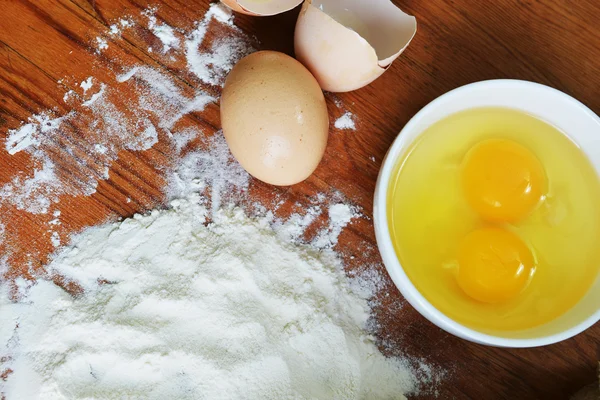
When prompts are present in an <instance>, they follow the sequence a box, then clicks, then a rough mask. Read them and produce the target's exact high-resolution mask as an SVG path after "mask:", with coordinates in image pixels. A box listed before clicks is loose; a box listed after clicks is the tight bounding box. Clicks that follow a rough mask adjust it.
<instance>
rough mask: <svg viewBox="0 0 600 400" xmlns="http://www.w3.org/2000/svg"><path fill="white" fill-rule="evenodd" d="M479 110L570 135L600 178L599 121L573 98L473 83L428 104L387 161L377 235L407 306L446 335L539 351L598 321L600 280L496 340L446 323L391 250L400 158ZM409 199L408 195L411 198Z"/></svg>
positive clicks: (513, 85) (504, 83) (519, 86)
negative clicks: (517, 116) (448, 120)
mask: <svg viewBox="0 0 600 400" xmlns="http://www.w3.org/2000/svg"><path fill="white" fill-rule="evenodd" d="M476 107H508V108H512V109H516V110H521V111H524V112H526V113H528V114H531V115H534V116H536V117H538V118H540V119H542V120H544V121H546V122H548V123H550V124H552V125H554V126H556V127H558V128H559V129H561V130H562V131H563V132H564V133H566V134H567V135H568V136H569V137H570V138H571V139H572V140H573V141H574V142H575V143H577V144H578V145H579V146H580V148H581V149H582V150H583V152H584V153H585V154H586V155H587V156H588V158H589V159H590V161H591V162H592V164H593V165H594V167H595V169H596V171H597V172H598V174H599V175H600V118H598V116H597V115H596V114H594V113H593V112H592V111H591V110H590V109H589V108H587V107H586V106H585V105H583V104H582V103H580V102H579V101H577V100H575V99H574V98H572V97H570V96H568V95H566V94H564V93H562V92H560V91H558V90H556V89H552V88H550V87H547V86H544V85H540V84H536V83H532V82H526V81H518V80H491V81H484V82H478V83H473V84H470V85H466V86H463V87H460V88H458V89H455V90H453V91H451V92H448V93H446V94H444V95H443V96H441V97H439V98H437V99H436V100H434V101H432V102H431V103H429V104H428V105H427V106H425V107H424V108H423V109H422V110H421V111H419V112H418V113H417V115H415V116H414V117H413V118H412V119H411V120H410V121H409V122H408V124H406V126H405V127H404V129H402V131H401V132H400V135H399V136H398V137H397V138H396V140H395V141H394V143H393V144H392V147H391V148H390V150H389V151H388V154H387V155H386V157H385V159H384V161H383V166H382V168H381V171H380V173H379V178H378V180H377V186H376V188H375V200H374V210H373V216H374V223H375V234H376V237H377V244H378V246H379V251H380V252H381V256H382V257H383V262H384V263H385V266H386V268H387V271H388V273H389V274H390V276H391V278H392V280H393V281H394V283H395V284H396V286H397V287H398V289H399V290H400V292H402V294H403V295H404V297H405V298H406V300H408V302H409V303H410V304H411V305H412V306H413V307H414V308H416V309H417V311H419V312H420V313H421V314H422V315H423V316H424V317H425V318H427V319H428V320H429V321H431V322H432V323H434V324H435V325H437V326H439V327H440V328H442V329H444V330H445V331H447V332H449V333H452V334H453V335H456V336H459V337H461V338H463V339H467V340H470V341H472V342H476V343H481V344H486V345H492V346H499V347H535V346H543V345H548V344H551V343H555V342H559V341H561V340H565V339H568V338H570V337H572V336H575V335H577V334H578V333H580V332H582V331H583V330H585V329H587V328H589V327H590V326H592V325H593V324H595V323H596V322H598V321H599V320H600V279H599V278H597V279H596V282H595V283H594V285H593V286H592V288H591V289H590V290H589V292H588V293H587V294H586V295H585V296H584V297H583V298H582V299H581V300H580V302H579V303H578V304H577V305H575V306H574V307H573V308H572V309H571V310H569V311H568V312H566V313H565V314H563V315H562V316H560V317H559V318H557V319H555V320H553V321H551V322H549V323H547V324H544V325H542V326H539V327H536V328H532V329H528V330H524V331H518V332H509V333H503V336H492V335H489V334H485V333H481V332H478V331H476V330H473V329H471V328H468V327H466V326H464V325H461V324H460V323H458V322H456V321H454V320H452V319H450V318H448V317H447V316H446V315H444V314H443V313H442V312H440V311H439V310H438V309H436V308H435V307H434V306H432V305H431V303H429V301H427V300H426V299H425V297H423V295H421V293H419V291H418V290H417V289H416V287H415V286H414V285H413V284H412V282H411V281H410V279H409V278H408V276H407V275H406V273H405V272H404V270H403V268H402V266H401V265H400V262H399V261H398V258H397V257H396V253H395V250H394V247H393V245H392V241H391V237H390V232H389V227H388V220H387V204H386V203H387V192H388V187H389V181H390V177H391V174H392V172H393V170H394V166H395V165H396V162H397V160H398V158H399V157H401V156H403V154H404V151H405V150H406V149H407V148H408V147H409V146H410V145H411V143H412V142H413V141H414V140H415V138H417V137H418V136H419V135H420V134H421V133H423V131H424V130H425V129H426V128H427V127H429V126H430V125H432V124H433V123H435V122H437V121H439V120H441V119H443V118H445V117H447V116H449V115H451V114H454V113H456V112H459V111H463V110H466V109H472V108H476ZM407 195H408V196H410V194H407Z"/></svg>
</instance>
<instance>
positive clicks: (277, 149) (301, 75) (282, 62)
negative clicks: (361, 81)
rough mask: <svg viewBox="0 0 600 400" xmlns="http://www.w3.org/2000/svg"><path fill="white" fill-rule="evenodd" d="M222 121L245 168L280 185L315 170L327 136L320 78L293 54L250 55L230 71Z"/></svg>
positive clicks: (234, 152)
mask: <svg viewBox="0 0 600 400" xmlns="http://www.w3.org/2000/svg"><path fill="white" fill-rule="evenodd" d="M221 124H222V126H223V133H224V135H225V139H226V140H227V143H228V144H229V148H230V149H231V153H232V154H233V156H234V157H235V158H236V159H237V160H238V161H239V163H240V164H241V165H242V166H243V167H244V168H245V169H246V171H248V173H250V174H251V175H252V176H254V177H255V178H257V179H260V180H261V181H263V182H267V183H270V184H273V185H279V186H287V185H293V184H295V183H298V182H301V181H303V180H305V179H306V178H308V177H309V176H310V175H311V174H312V173H313V171H314V170H315V169H316V168H317V165H318V164H319V162H320V161H321V158H322V157H323V153H324V152H325V146H326V145H327V136H328V134H329V117H328V115H327V106H326V105H325V98H324V96H323V92H322V91H321V88H320V87H319V84H318V83H317V81H316V79H315V78H314V77H313V76H312V75H311V73H310V72H309V71H308V70H307V69H306V68H305V67H304V66H303V65H302V64H300V63H299V62H298V61H296V60H295V59H294V58H292V57H290V56H288V55H285V54H283V53H278V52H275V51H259V52H257V53H253V54H250V55H249V56H247V57H245V58H243V59H242V60H240V61H239V62H238V63H237V64H236V66H235V67H234V68H233V69H232V70H231V72H230V73H229V76H228V77H227V80H226V81H225V86H224V88H223V94H222V95H221Z"/></svg>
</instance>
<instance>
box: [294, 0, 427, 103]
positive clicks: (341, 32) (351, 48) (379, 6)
mask: <svg viewBox="0 0 600 400" xmlns="http://www.w3.org/2000/svg"><path fill="white" fill-rule="evenodd" d="M416 32H417V20H416V18H415V17H413V16H410V15H408V14H406V13H404V12H403V11H402V10H400V9H399V8H398V7H396V6H395V5H394V4H393V3H392V2H391V1H390V0H368V1H367V0H345V1H339V0H312V1H311V0H306V1H305V2H304V4H303V5H302V10H301V11H300V15H299V16H298V22H297V23H296V32H295V34H294V48H295V52H296V58H297V59H298V60H299V61H300V62H302V63H303V64H304V65H305V66H306V67H307V68H308V69H309V70H310V71H311V72H312V73H313V75H314V76H315V78H317V81H318V82H319V84H320V85H321V87H322V88H323V89H324V90H327V91H330V92H349V91H351V90H356V89H359V88H361V87H363V86H366V85H368V84H369V83H371V82H373V81H374V80H375V79H377V78H378V77H379V76H381V74H383V73H384V72H385V70H386V69H387V68H388V67H389V66H390V65H391V63H392V61H394V60H395V59H396V58H397V57H398V56H399V55H400V54H401V53H402V52H403V51H404V49H406V47H407V46H408V44H409V43H410V41H411V40H412V38H413V37H414V35H415V33H416Z"/></svg>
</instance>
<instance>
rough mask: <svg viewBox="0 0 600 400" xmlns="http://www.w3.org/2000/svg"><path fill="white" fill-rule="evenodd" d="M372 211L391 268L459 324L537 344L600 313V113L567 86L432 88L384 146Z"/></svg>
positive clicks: (415, 299) (492, 340) (513, 343)
mask: <svg viewBox="0 0 600 400" xmlns="http://www.w3.org/2000/svg"><path fill="white" fill-rule="evenodd" d="M373 215H374V223H375V233H376V237H377V244H378V247H379V250H380V252H381V255H382V258H383V261H384V263H385V266H386V269H387V271H388V273H389V274H390V276H391V278H392V280H393V281H394V283H395V284H396V286H397V287H398V289H399V290H400V291H401V292H402V294H403V295H404V297H405V298H406V299H407V300H408V301H409V302H410V303H411V305H412V306H413V307H415V308H416V309H417V311H419V312H420V313H421V314H422V315H423V316H425V317H426V318H427V319H429V320H430V321H431V322H432V323H434V324H436V325H437V326H439V327H440V328H442V329H444V330H446V331H448V332H449V333H452V334H454V335H456V336H459V337H461V338H464V339H467V340H470V341H473V342H477V343H481V344H487V345H493V346H501V347H535V346H542V345H547V344H551V343H555V342H559V341H561V340H564V339H567V338H569V337H572V336H574V335H576V334H578V333H580V332H581V331H583V330H585V329H586V328H588V327H590V326H591V325H593V324H594V323H596V322H598V321H599V320H600V278H599V275H600V273H599V272H600V246H598V245H597V243H598V242H599V241H600V118H598V116H597V115H595V114H594V113H593V112H592V111H591V110H590V109H589V108H587V107H586V106H585V105H583V104H582V103H580V102H579V101H577V100H575V99H573V98H572V97H570V96H568V95H566V94H564V93H562V92H560V91H558V90H555V89H552V88H550V87H547V86H544V85H540V84H535V83H531V82H525V81H517V80H493V81H484V82H479V83H474V84H471V85H467V86H463V87H461V88H458V89H456V90H453V91H451V92H449V93H447V94H445V95H443V96H441V97H439V98H438V99H436V100H434V101H433V102H432V103H430V104H429V105H427V106H426V107H425V108H423V109H422V110H421V111H420V112H419V113H418V114H417V115H416V116H415V117H414V118H413V119H411V121H409V123H408V124H407V125H406V126H405V127H404V129H403V130H402V132H401V133H400V135H399V136H398V137H397V138H396V140H395V141H394V143H393V145H392V147H391V148H390V150H389V151H388V154H387V155H386V158H385V160H384V162H383V166H382V169H381V171H380V174H379V178H378V181H377V186H376V189H375V200H374V211H373Z"/></svg>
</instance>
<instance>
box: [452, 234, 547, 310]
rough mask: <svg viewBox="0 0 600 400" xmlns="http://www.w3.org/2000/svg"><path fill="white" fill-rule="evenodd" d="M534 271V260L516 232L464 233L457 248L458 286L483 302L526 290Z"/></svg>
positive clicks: (497, 300)
mask: <svg viewBox="0 0 600 400" xmlns="http://www.w3.org/2000/svg"><path fill="white" fill-rule="evenodd" d="M534 271H535V259H534V257H533V254H532V253H531V251H530V250H529V248H528V247H527V246H526V245H525V243H523V241H522V240H521V239H519V237H518V236H516V235H515V234H513V233H511V232H509V231H506V230H503V229H499V228H484V229H478V230H475V231H473V232H471V233H469V234H468V235H467V236H465V237H464V238H463V240H462V242H461V243H460V245H459V248H458V274H457V276H456V279H457V282H458V285H459V286H460V287H461V289H462V290H463V291H464V292H465V293H466V294H467V295H468V296H469V297H471V298H473V299H475V300H478V301H481V302H484V303H499V302H502V301H506V300H510V299H512V298H514V297H515V296H517V295H518V294H519V293H521V292H522V291H523V289H525V287H526V286H527V284H528V283H529V280H530V279H531V276H532V275H533V273H534Z"/></svg>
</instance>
